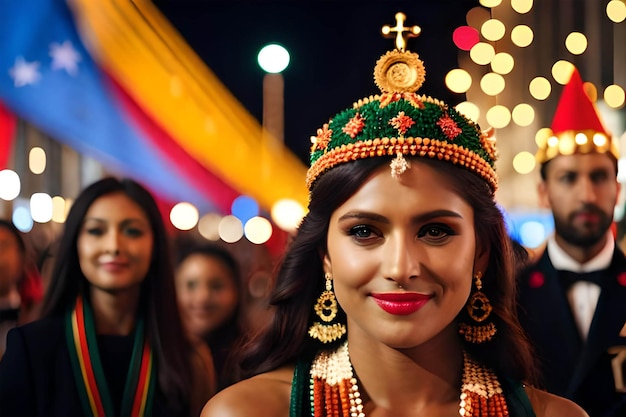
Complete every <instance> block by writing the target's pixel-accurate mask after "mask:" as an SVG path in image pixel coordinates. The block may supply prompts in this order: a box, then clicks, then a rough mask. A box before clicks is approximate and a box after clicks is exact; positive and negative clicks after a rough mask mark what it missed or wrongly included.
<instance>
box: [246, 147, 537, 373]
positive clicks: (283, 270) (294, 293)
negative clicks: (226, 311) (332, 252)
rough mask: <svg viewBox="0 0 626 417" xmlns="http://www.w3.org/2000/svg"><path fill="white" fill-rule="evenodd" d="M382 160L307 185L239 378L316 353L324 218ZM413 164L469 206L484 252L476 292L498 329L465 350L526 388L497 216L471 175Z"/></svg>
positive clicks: (527, 357)
mask: <svg viewBox="0 0 626 417" xmlns="http://www.w3.org/2000/svg"><path fill="white" fill-rule="evenodd" d="M389 161H390V160H389V159H388V158H382V157H377V158H366V159H361V160H357V161H354V162H350V163H345V164H342V165H339V166H337V167H335V168H333V169H331V170H329V171H328V172H326V173H325V174H323V175H322V176H321V177H320V178H319V179H318V180H317V181H316V182H315V184H314V185H313V188H312V190H311V194H310V202H309V212H308V214H307V215H306V216H305V218H304V219H303V221H302V223H301V225H300V227H299V230H298V233H297V235H296V236H295V237H294V239H293V241H292V243H291V245H290V247H289V248H288V250H287V252H286V253H285V256H284V259H283V260H282V263H281V265H280V266H279V268H278V275H277V277H276V284H275V287H274V288H273V291H272V294H271V301H270V303H271V305H272V306H273V308H274V310H275V311H274V312H275V314H274V317H273V320H272V322H271V323H269V324H268V326H267V327H266V328H264V329H263V330H262V332H261V333H260V334H258V335H256V337H254V338H252V339H251V340H250V341H249V342H248V343H247V344H246V345H245V346H244V349H243V351H242V354H241V360H240V361H241V369H240V372H241V374H240V377H242V378H246V377H249V376H252V375H256V374H258V373H261V372H266V371H269V370H272V369H276V368H277V367H279V366H282V365H285V364H288V363H294V362H295V361H297V360H299V359H310V358H312V357H313V355H314V354H315V352H317V351H318V350H319V349H320V348H322V344H321V343H319V342H316V341H314V340H313V339H311V338H310V337H309V336H308V334H307V331H308V327H309V325H310V324H311V323H312V322H313V320H314V314H315V313H314V312H313V305H314V304H315V302H316V299H317V297H318V296H319V294H321V292H322V291H323V290H324V280H323V279H322V277H323V275H324V274H323V264H322V257H321V253H324V252H325V248H326V237H327V234H328V226H329V221H330V217H331V214H332V213H333V211H335V210H336V209H337V208H338V207H339V206H340V205H341V204H343V203H344V202H345V201H346V200H347V199H348V198H349V197H350V196H352V195H353V194H354V193H355V192H356V191H357V190H358V189H359V187H360V186H361V185H362V184H363V183H364V181H366V180H367V179H368V178H369V177H370V176H371V175H372V174H373V172H374V171H375V170H376V169H378V168H379V167H380V166H382V165H388V164H389ZM420 161H422V162H423V163H425V164H428V165H430V166H431V167H432V168H434V169H436V170H437V171H438V172H440V173H442V175H444V176H445V177H447V178H448V180H449V182H450V184H451V185H452V187H454V190H455V191H456V193H458V195H459V196H461V197H462V198H463V199H464V200H465V201H467V202H468V204H470V205H471V206H472V208H473V210H474V224H475V226H476V227H475V230H476V235H477V239H478V241H479V242H480V244H482V245H484V246H486V247H489V249H490V255H489V264H488V267H487V270H486V271H485V274H484V276H483V292H484V293H485V294H486V295H487V296H488V297H489V299H490V300H491V304H492V306H493V312H492V314H491V318H492V319H493V320H494V322H495V324H496V327H497V329H498V331H497V333H496V336H495V337H494V339H493V340H492V341H490V342H487V343H483V344H471V343H467V342H465V341H464V339H462V338H461V336H459V337H460V338H461V340H462V341H463V343H464V346H465V349H466V350H467V351H468V352H470V353H471V354H472V355H474V356H475V357H476V358H477V359H479V360H480V361H482V362H483V363H484V364H486V365H488V366H489V367H491V368H492V369H494V370H495V371H496V372H498V373H501V374H503V375H507V376H509V377H512V378H516V379H519V380H525V381H528V382H534V381H535V378H536V371H535V366H534V360H533V355H532V349H531V346H530V344H529V342H528V340H527V338H526V336H525V333H524V332H523V330H522V328H521V327H520V324H519V322H518V320H517V316H516V308H515V307H516V294H515V291H516V286H515V285H516V284H515V276H514V273H515V265H516V255H515V252H514V251H513V248H512V246H511V240H510V238H509V236H508V234H507V231H506V227H505V223H504V219H503V215H502V212H501V211H500V209H499V208H498V207H497V205H496V203H495V201H494V199H493V196H492V194H491V191H490V189H489V187H488V185H487V183H486V182H485V181H484V180H483V179H481V178H480V177H478V176H477V175H475V174H473V173H471V172H470V171H468V170H467V169H464V168H460V167H457V166H455V165H453V164H451V163H448V162H440V161H437V160H430V159H426V158H420ZM417 169H419V168H417ZM478 225H480V226H478ZM340 315H341V318H340V320H343V321H344V322H345V313H344V312H343V311H341V308H340ZM466 316H467V312H466V310H465V309H463V310H462V311H461V312H460V313H459V316H458V317H457V319H458V320H468V318H467V317H466ZM335 343H340V342H335ZM325 347H326V348H327V347H328V345H326V346H325Z"/></svg>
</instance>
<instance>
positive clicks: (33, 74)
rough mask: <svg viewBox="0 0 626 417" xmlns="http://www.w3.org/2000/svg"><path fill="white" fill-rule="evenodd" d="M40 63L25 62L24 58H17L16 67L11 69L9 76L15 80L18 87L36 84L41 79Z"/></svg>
mask: <svg viewBox="0 0 626 417" xmlns="http://www.w3.org/2000/svg"><path fill="white" fill-rule="evenodd" d="M38 68H39V62H37V61H33V62H28V61H25V60H24V58H23V57H21V56H18V57H17V58H15V65H14V66H13V67H12V68H11V69H9V75H10V76H11V78H13V82H14V83H15V86H16V87H24V86H25V85H29V84H35V83H36V82H37V81H39V79H40V78H41V74H40V73H39V70H38Z"/></svg>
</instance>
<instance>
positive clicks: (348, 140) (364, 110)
mask: <svg viewBox="0 0 626 417" xmlns="http://www.w3.org/2000/svg"><path fill="white" fill-rule="evenodd" d="M383 138H385V139H392V138H395V139H399V140H401V141H402V142H403V143H404V139H405V138H417V139H418V142H419V143H420V147H419V150H420V151H421V150H424V149H425V148H424V146H423V140H424V139H427V143H428V144H429V147H428V148H427V150H426V151H424V152H417V154H416V153H415V152H413V151H410V150H409V149H408V148H406V149H404V148H398V147H397V143H398V142H397V141H395V140H393V141H392V142H389V141H385V142H384V143H385V144H386V145H381V144H380V143H379V141H377V147H376V151H375V152H374V153H372V152H369V153H363V152H361V153H360V154H359V156H354V155H353V153H352V149H354V147H355V146H356V147H357V148H359V149H361V150H362V149H364V148H363V146H365V145H366V144H368V143H371V142H372V141H374V140H376V139H383ZM311 141H312V146H311V169H310V170H309V171H310V172H309V176H308V178H307V183H308V184H309V185H311V184H312V183H313V182H314V181H315V179H316V178H317V176H319V175H320V174H321V173H322V172H324V171H325V170H326V169H328V168H330V167H332V166H334V165H337V164H338V163H341V162H346V161H347V159H346V158H345V153H346V152H348V151H349V152H350V158H348V159H350V160H354V159H359V158H362V157H370V156H382V155H395V153H396V152H401V153H403V154H405V155H412V156H425V157H430V158H438V159H446V160H450V161H451V162H453V163H457V162H458V161H459V160H461V161H462V163H460V165H463V166H466V167H467V168H470V169H471V170H473V171H475V172H476V173H478V174H479V175H481V176H483V177H484V178H485V179H486V180H487V181H488V182H490V183H492V184H491V185H492V188H494V189H495V183H497V180H496V179H495V172H493V169H494V166H495V160H496V157H497V155H496V150H495V144H494V142H493V141H492V140H491V139H490V138H487V137H486V135H485V134H484V133H483V132H481V130H480V127H479V126H478V125H477V124H476V123H474V122H473V121H471V120H469V119H468V118H466V117H465V116H463V115H461V114H460V113H459V112H457V111H456V109H454V108H451V107H448V106H447V105H446V104H445V103H443V102H442V101H439V100H437V99H433V98H431V97H427V96H418V95H417V94H415V93H409V92H405V93H385V94H382V95H380V96H379V95H376V96H371V97H369V98H366V99H362V100H359V101H358V102H357V103H355V104H354V106H353V107H352V108H350V109H346V110H344V111H342V112H340V113H338V114H337V115H336V116H335V117H333V118H332V119H331V120H330V122H329V123H328V124H325V125H324V126H323V127H322V128H320V129H318V130H317V135H316V136H313V137H312V138H311ZM410 143H414V141H413V140H411V141H410ZM387 144H388V145H389V146H392V144H393V146H394V147H393V149H391V148H382V149H381V146H387ZM342 149H343V150H345V152H344V151H342ZM398 149H400V150H398ZM415 149H416V148H413V150H415ZM451 152H452V153H451ZM329 153H332V154H333V155H335V156H333V157H332V158H330V155H328V154H329ZM338 153H339V154H341V155H342V156H344V158H343V159H341V160H340V159H338V156H337V154H338ZM454 155H456V157H455V156H454ZM459 155H462V158H461V157H460V156H459ZM449 156H452V157H449ZM320 158H321V159H323V160H325V161H324V163H323V164H322V166H316V164H317V165H319V164H318V162H320ZM344 159H346V161H344ZM466 159H469V160H472V161H475V162H473V163H469V162H467V163H466V162H464V161H465V160H466ZM476 163H478V164H479V165H480V166H481V168H480V170H478V171H476V169H475V167H473V166H472V164H473V165H475V164H476ZM483 165H484V166H485V167H482V166H483Z"/></svg>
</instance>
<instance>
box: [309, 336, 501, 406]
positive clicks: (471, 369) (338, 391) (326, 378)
mask: <svg viewBox="0 0 626 417" xmlns="http://www.w3.org/2000/svg"><path fill="white" fill-rule="evenodd" d="M462 383H463V385H462V387H461V395H460V402H459V415H460V416H462V417H508V416H509V409H508V407H507V404H506V399H505V396H504V393H503V392H502V387H501V386H500V382H499V381H498V377H497V376H496V374H495V373H494V372H493V371H492V370H491V369H489V368H486V367H484V366H483V365H481V364H479V363H478V362H476V361H474V360H473V359H472V358H470V357H469V355H468V354H467V353H464V354H463V381H462ZM311 407H312V413H311V414H312V415H313V416H314V417H347V416H350V417H365V412H364V411H363V402H362V399H361V394H360V392H359V387H358V384H357V379H356V378H355V377H354V372H353V370H352V364H351V363H350V354H349V353H348V342H345V343H344V344H343V345H341V346H340V347H339V348H337V350H335V351H323V352H320V353H319V354H318V355H317V356H316V358H315V360H314V361H313V364H312V365H311Z"/></svg>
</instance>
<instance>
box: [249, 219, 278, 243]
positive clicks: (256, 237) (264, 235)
mask: <svg viewBox="0 0 626 417" xmlns="http://www.w3.org/2000/svg"><path fill="white" fill-rule="evenodd" d="M243 231H244V234H245V236H246V239H248V240H249V241H250V242H252V243H254V244H257V245H261V244H263V243H265V242H267V241H268V240H269V239H270V237H272V224H271V223H270V221H269V220H267V219H266V218H265V217H261V216H257V217H253V218H251V219H250V220H248V221H247V222H246V224H245V226H244V228H243Z"/></svg>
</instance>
